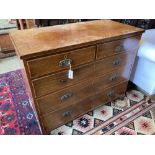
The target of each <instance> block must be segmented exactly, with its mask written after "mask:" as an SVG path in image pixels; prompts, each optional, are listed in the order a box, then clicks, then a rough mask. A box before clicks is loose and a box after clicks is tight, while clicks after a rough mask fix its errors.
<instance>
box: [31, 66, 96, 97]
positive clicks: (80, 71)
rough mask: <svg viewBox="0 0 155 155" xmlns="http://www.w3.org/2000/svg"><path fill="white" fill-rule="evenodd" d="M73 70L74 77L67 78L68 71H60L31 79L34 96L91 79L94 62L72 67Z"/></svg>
mask: <svg viewBox="0 0 155 155" xmlns="http://www.w3.org/2000/svg"><path fill="white" fill-rule="evenodd" d="M73 71H74V79H69V78H68V71H63V72H61V73H57V74H53V75H49V76H45V77H42V78H38V79H34V80H32V85H33V87H34V91H35V96H36V97H40V96H43V95H46V94H49V93H53V92H55V91H58V90H60V89H63V88H65V87H67V86H71V85H73V84H75V83H78V82H80V81H82V80H88V79H92V78H93V77H94V64H90V65H84V66H81V67H78V68H74V69H73Z"/></svg>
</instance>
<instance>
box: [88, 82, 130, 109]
mask: <svg viewBox="0 0 155 155" xmlns="http://www.w3.org/2000/svg"><path fill="white" fill-rule="evenodd" d="M127 84H128V82H127V81H126V82H122V83H119V84H117V85H114V86H112V87H109V88H106V89H104V90H100V92H97V94H96V96H95V97H94V98H92V99H91V98H90V100H92V102H91V107H92V109H94V108H96V107H98V106H100V105H102V104H104V103H105V102H110V101H112V100H114V99H116V98H118V97H120V96H121V95H122V94H124V93H125V91H126V89H127ZM94 100H95V101H94Z"/></svg>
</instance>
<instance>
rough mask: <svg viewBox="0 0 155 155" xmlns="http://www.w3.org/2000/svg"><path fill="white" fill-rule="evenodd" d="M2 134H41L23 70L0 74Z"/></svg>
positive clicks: (0, 131) (0, 123) (0, 121)
mask: <svg viewBox="0 0 155 155" xmlns="http://www.w3.org/2000/svg"><path fill="white" fill-rule="evenodd" d="M0 134H1V135H36V134H41V132H40V129H39V126H38V122H37V121H36V117H35V115H34V112H33V109H32V107H31V104H30V99H29V96H28V93H27V91H26V88H25V84H24V81H23V77H22V74H21V70H17V71H13V72H9V73H5V74H1V75H0Z"/></svg>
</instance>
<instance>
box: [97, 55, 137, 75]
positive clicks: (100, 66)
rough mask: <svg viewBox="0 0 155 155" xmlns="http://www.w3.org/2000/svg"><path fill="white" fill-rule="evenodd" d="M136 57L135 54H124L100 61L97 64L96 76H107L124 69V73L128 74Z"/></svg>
mask: <svg viewBox="0 0 155 155" xmlns="http://www.w3.org/2000/svg"><path fill="white" fill-rule="evenodd" d="M135 56H136V55H135V54H133V53H130V54H129V53H122V54H119V55H115V56H112V57H109V58H105V59H103V60H100V61H98V62H96V64H95V75H96V76H98V75H101V74H107V73H109V72H112V71H113V70H115V69H120V68H122V67H123V70H124V71H127V72H128V70H129V69H131V67H132V65H133V62H134V59H135Z"/></svg>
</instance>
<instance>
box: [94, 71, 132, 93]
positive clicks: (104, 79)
mask: <svg viewBox="0 0 155 155" xmlns="http://www.w3.org/2000/svg"><path fill="white" fill-rule="evenodd" d="M129 74H130V69H128V70H124V68H120V69H119V70H115V71H113V72H111V73H108V74H106V75H104V76H100V77H98V78H97V79H95V80H94V82H93V90H94V91H95V92H96V93H98V92H101V91H103V90H104V89H105V88H107V87H112V86H113V85H116V84H118V83H121V82H123V81H124V82H125V81H128V79H129Z"/></svg>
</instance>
